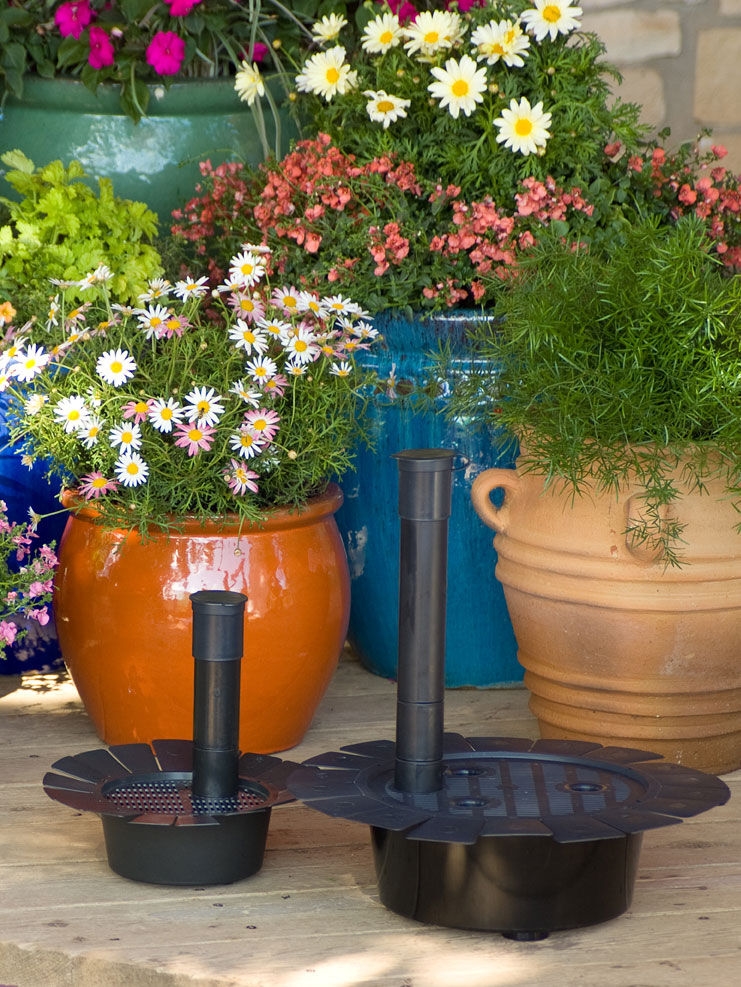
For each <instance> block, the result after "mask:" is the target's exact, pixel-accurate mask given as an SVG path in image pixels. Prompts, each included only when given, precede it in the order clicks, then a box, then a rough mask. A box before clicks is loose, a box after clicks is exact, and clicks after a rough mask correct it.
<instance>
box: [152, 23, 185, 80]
mask: <svg viewBox="0 0 741 987" xmlns="http://www.w3.org/2000/svg"><path fill="white" fill-rule="evenodd" d="M184 58H185V42H184V41H183V39H182V38H181V37H179V36H178V35H177V34H175V32H174V31H160V32H159V33H157V34H155V36H154V37H153V38H152V40H151V41H150V43H149V46H148V47H147V64H148V65H151V66H152V68H153V69H154V71H155V72H156V73H157V75H177V74H178V72H179V71H180V67H181V66H182V64H183V59H184Z"/></svg>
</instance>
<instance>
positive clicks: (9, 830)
mask: <svg viewBox="0 0 741 987" xmlns="http://www.w3.org/2000/svg"><path fill="white" fill-rule="evenodd" d="M395 695H396V693H395V685H394V683H392V682H389V681H386V680H384V679H382V678H378V677H377V676H373V675H371V674H370V673H368V672H366V671H365V670H364V669H362V668H361V667H360V665H358V664H357V663H356V662H355V661H353V660H352V659H351V658H350V657H346V658H345V659H343V661H342V663H341V665H340V668H339V669H338V672H337V675H336V676H335V679H334V680H333V682H332V684H331V686H330V689H329V692H328V694H327V696H326V697H325V700H324V702H323V703H322V706H321V708H320V710H319V712H318V714H317V716H316V718H315V721H314V724H313V725H312V728H311V730H310V731H309V733H308V734H307V736H306V738H305V740H304V741H303V743H302V744H301V745H300V746H299V747H297V748H294V750H292V751H291V752H289V753H287V754H286V755H285V756H286V757H290V758H291V759H293V760H303V759H304V758H306V757H310V756H313V755H315V754H320V753H322V752H324V751H327V750H335V749H338V748H339V747H341V746H342V745H343V744H347V743H354V742H358V741H362V740H372V739H381V738H389V739H391V738H392V737H393V730H394V719H395ZM446 728H447V729H449V730H455V731H458V732H461V733H463V734H467V735H478V736H485V735H493V736H527V737H535V736H536V735H537V728H536V724H535V722H534V720H533V719H532V717H531V716H530V714H529V712H528V709H527V694H526V693H525V691H524V690H522V689H507V690H475V689H467V690H453V691H449V692H447V693H446ZM99 746H102V745H101V743H100V741H98V740H97V738H96V737H95V735H94V732H93V730H92V728H91V726H90V723H89V721H88V719H87V717H86V715H85V713H84V711H83V710H82V707H81V705H80V702H79V699H78V698H77V694H76V692H75V690H74V687H73V686H72V684H71V683H70V682H69V680H67V679H66V678H64V677H58V678H57V679H55V678H53V677H44V676H26V677H24V679H23V681H21V680H18V679H5V680H0V987H1V985H13V987H67V985H69V987H103V985H104V987H130V985H131V987H150V985H151V987H186V985H198V987H453V985H460V984H465V985H466V987H564V985H566V984H568V985H569V987H685V985H686V987H721V985H722V987H726V985H730V984H735V983H739V982H741V772H735V773H734V774H733V775H729V776H727V777H726V779H725V780H726V781H728V782H729V784H730V785H731V787H732V790H733V792H734V795H733V797H732V798H731V800H730V802H728V803H727V804H726V805H725V806H721V807H718V808H716V809H713V810H711V811H709V812H707V813H704V814H703V815H701V816H699V817H696V818H694V819H689V820H686V821H685V822H683V823H681V824H680V825H677V826H670V827H666V828H665V829H659V830H653V831H651V832H649V833H647V834H646V835H645V837H644V843H643V850H642V853H641V859H640V870H639V874H638V879H637V882H636V889H635V896H634V901H633V904H632V906H631V908H630V909H629V911H628V912H626V914H625V915H623V916H621V917H620V918H618V919H615V920H614V921H612V922H607V923H604V924H602V925H598V926H593V927H590V928H586V929H580V930H572V931H569V932H564V933H554V934H552V935H551V936H550V937H549V938H548V939H546V940H545V941H543V942H538V943H518V942H512V941H510V940H507V939H504V938H503V937H501V936H499V935H498V934H495V933H474V932H467V931H459V930H452V929H444V928H438V927H434V926H425V925H421V924H419V923H416V922H413V921H411V920H408V919H404V918H401V917H400V916H398V915H395V914H394V913H392V912H389V911H388V910H387V909H385V908H384V907H383V906H382V905H381V904H380V902H379V900H378V893H377V888H376V883H375V873H374V870H373V862H372V858H371V851H370V843H369V838H368V829H367V827H366V826H364V825H362V824H360V823H353V822H350V821H347V820H337V819H331V818H328V817H325V816H323V815H321V814H320V813H317V812H314V811H312V810H310V809H308V808H306V807H305V806H303V805H300V804H294V805H289V806H284V807H282V808H280V809H276V810H275V811H274V812H273V816H272V821H271V827H270V835H269V839H268V847H267V852H266V857H265V865H264V867H263V869H262V870H261V871H260V873H259V874H256V875H255V876H254V877H252V878H250V879H249V880H247V881H242V882H239V883H237V884H234V885H229V886H226V887H216V888H205V889H195V888H184V889H178V888H164V887H156V886H149V885H144V884H137V883H135V882H131V881H127V880H124V879H122V878H119V877H117V876H116V875H115V874H113V873H112V872H111V871H110V870H109V868H108V866H107V863H106V859H105V848H104V844H103V835H102V828H101V826H100V822H99V820H98V819H97V817H95V816H91V815H87V814H79V813H77V812H75V811H74V810H72V809H69V808H67V807H65V806H61V805H59V804H58V803H55V802H52V801H51V800H50V799H48V798H47V797H46V795H45V794H44V792H43V790H42V789H41V779H42V777H43V775H44V773H45V772H46V771H47V770H48V769H49V767H50V766H51V763H52V761H54V760H56V759H57V758H58V757H60V756H62V755H63V754H74V753H78V752H79V751H82V750H86V749H90V748H93V747H99Z"/></svg>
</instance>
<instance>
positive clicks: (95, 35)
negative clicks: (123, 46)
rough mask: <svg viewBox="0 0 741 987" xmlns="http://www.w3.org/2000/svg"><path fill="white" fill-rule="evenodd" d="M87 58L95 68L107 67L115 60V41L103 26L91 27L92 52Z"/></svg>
mask: <svg viewBox="0 0 741 987" xmlns="http://www.w3.org/2000/svg"><path fill="white" fill-rule="evenodd" d="M87 60H88V62H89V64H90V65H91V66H92V68H94V69H105V68H107V67H108V66H109V65H113V63H114V61H115V51H114V48H113V42H112V41H111V39H110V37H109V36H108V32H107V31H104V30H103V28H102V27H91V28H90V54H89V55H88V57H87Z"/></svg>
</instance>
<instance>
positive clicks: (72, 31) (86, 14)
mask: <svg viewBox="0 0 741 987" xmlns="http://www.w3.org/2000/svg"><path fill="white" fill-rule="evenodd" d="M92 19H93V12H92V10H91V9H90V4H89V2H88V0H68V2H67V3H63V4H62V5H61V7H59V8H58V9H57V12H56V14H55V15H54V23H55V24H56V25H57V27H58V28H59V33H60V34H61V35H62V37H63V38H68V37H70V35H71V36H72V37H73V38H79V37H80V35H81V34H82V32H83V31H84V30H85V28H86V27H87V26H88V24H89V23H90V21H91V20H92Z"/></svg>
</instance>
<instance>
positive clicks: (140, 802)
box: [101, 772, 268, 816]
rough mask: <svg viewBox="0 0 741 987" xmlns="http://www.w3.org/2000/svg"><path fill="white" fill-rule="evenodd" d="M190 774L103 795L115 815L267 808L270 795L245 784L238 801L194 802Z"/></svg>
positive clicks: (137, 780) (113, 786) (135, 780)
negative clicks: (119, 813) (121, 812)
mask: <svg viewBox="0 0 741 987" xmlns="http://www.w3.org/2000/svg"><path fill="white" fill-rule="evenodd" d="M191 781H192V778H191V775H190V774H189V773H185V772H182V773H171V774H160V775H152V776H149V777H147V776H144V777H131V778H126V779H123V780H121V781H113V782H109V783H108V784H106V785H104V786H103V788H102V790H101V794H102V795H103V796H104V797H105V798H107V799H109V800H110V802H111V803H112V804H111V812H113V813H116V812H117V811H121V810H123V811H124V812H136V813H140V812H141V813H146V814H148V815H151V814H153V813H154V814H158V813H162V814H163V815H175V816H180V815H186V816H188V815H198V814H204V813H205V814H209V815H219V814H225V813H232V812H244V811H249V810H250V809H258V808H260V807H261V806H265V805H267V802H268V792H267V789H265V788H262V787H261V786H258V785H256V784H254V783H252V784H250V783H245V782H242V784H241V785H240V788H239V791H238V792H237V794H236V796H235V797H234V798H218V799H217V798H194V796H193V793H192V791H191Z"/></svg>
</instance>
